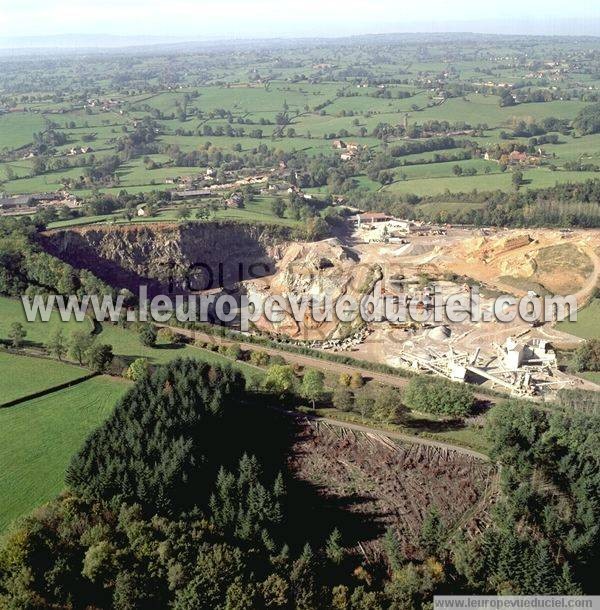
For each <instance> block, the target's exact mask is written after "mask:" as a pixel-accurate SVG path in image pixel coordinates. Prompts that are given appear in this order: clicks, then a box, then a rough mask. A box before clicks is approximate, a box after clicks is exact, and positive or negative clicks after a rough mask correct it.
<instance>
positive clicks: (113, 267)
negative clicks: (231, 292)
mask: <svg viewBox="0 0 600 610" xmlns="http://www.w3.org/2000/svg"><path fill="white" fill-rule="evenodd" d="M41 241H42V245H43V247H44V248H45V249H46V250H47V251H49V252H50V253H51V254H53V255H55V256H57V257H59V258H60V259H62V260H64V261H66V262H68V263H69V264H71V265H73V266H74V267H78V268H83V269H88V270H89V271H92V272H93V273H94V274H95V275H97V276H98V277H100V278H101V279H102V280H104V281H105V282H107V283H109V284H110V285H112V286H114V287H115V288H118V289H121V288H127V289H129V290H131V291H132V292H134V293H137V291H138V287H139V286H140V285H143V284H145V285H147V286H148V292H149V294H150V295H153V294H159V293H163V294H169V293H172V292H176V293H181V292H192V291H193V292H196V291H200V290H207V289H216V288H220V287H225V288H230V287H232V286H233V285H234V284H235V283H236V282H238V281H240V280H241V279H242V280H247V279H252V278H256V277H264V276H268V275H271V274H273V273H274V272H275V269H276V262H277V260H279V259H280V258H281V257H282V256H283V252H284V249H285V248H284V245H285V242H286V235H285V233H283V232H281V231H275V230H273V229H272V228H271V227H265V226H254V225H245V224H238V223H189V224H185V225H178V224H158V223H156V224H152V225H128V226H119V227H110V226H104V227H93V226H92V227H83V228H74V229H68V230H60V231H49V232H46V233H44V234H43V235H42V236H41Z"/></svg>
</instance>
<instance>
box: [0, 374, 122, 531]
mask: <svg viewBox="0 0 600 610" xmlns="http://www.w3.org/2000/svg"><path fill="white" fill-rule="evenodd" d="M0 366H1V365H0ZM129 386H130V384H129V382H126V381H124V380H120V379H115V378H112V377H105V376H102V377H94V378H93V379H89V380H87V381H84V382H82V383H80V384H78V385H76V386H73V387H71V388H67V389H65V390H60V391H58V392H54V393H52V394H48V395H46V396H43V397H41V398H36V399H33V400H30V401H27V402H23V403H20V404H18V405H15V406H13V407H7V408H5V409H0V464H2V468H0V498H2V502H1V503H0V532H1V531H2V530H5V529H6V527H7V526H8V525H9V523H10V522H11V521H13V520H14V519H17V518H18V517H21V516H22V515H25V514H27V513H28V512H30V511H31V510H33V509H34V508H35V507H37V506H40V505H41V504H44V503H45V502H48V501H49V500H51V499H52V498H54V497H55V496H56V495H57V494H58V493H60V491H61V490H62V489H63V488H64V477H65V472H66V469H67V467H68V465H69V462H70V460H71V457H72V456H73V454H74V453H75V452H76V451H77V450H78V449H79V448H80V447H81V445H82V444H83V442H84V440H85V439H86V437H87V436H88V434H89V433H90V432H92V430H94V429H95V428H96V427H97V426H99V425H100V424H101V423H102V422H103V421H104V420H105V419H106V417H108V415H109V414H110V413H111V411H112V410H113V408H114V406H115V404H116V402H117V401H118V400H119V398H120V397H121V396H123V394H125V392H126V391H127V389H128V387H129Z"/></svg>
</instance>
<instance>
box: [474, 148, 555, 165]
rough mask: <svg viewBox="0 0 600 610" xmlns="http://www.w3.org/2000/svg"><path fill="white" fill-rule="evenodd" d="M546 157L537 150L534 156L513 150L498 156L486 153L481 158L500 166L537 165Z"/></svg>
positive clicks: (540, 150)
mask: <svg viewBox="0 0 600 610" xmlns="http://www.w3.org/2000/svg"><path fill="white" fill-rule="evenodd" d="M545 157H546V153H545V152H544V151H543V150H542V149H541V148H538V149H537V151H536V154H533V155H532V154H530V153H528V152H524V151H523V152H522V151H518V150H513V151H512V152H510V153H502V154H500V155H499V156H497V155H494V154H493V153H490V152H489V151H486V153H485V154H484V155H483V158H484V159H485V160H486V161H496V162H497V163H499V164H500V165H539V164H540V163H541V161H542V159H544V158H545Z"/></svg>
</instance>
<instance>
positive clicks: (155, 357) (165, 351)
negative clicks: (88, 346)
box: [0, 297, 262, 402]
mask: <svg viewBox="0 0 600 610" xmlns="http://www.w3.org/2000/svg"><path fill="white" fill-rule="evenodd" d="M14 322H21V323H22V324H23V326H24V327H25V330H26V331H27V338H26V344H27V343H30V344H31V345H36V346H42V345H44V344H45V343H46V342H47V340H48V338H49V337H50V335H51V334H52V333H53V332H55V331H56V330H57V329H58V328H61V327H62V328H63V329H64V334H65V337H66V339H67V340H68V337H69V335H70V333H71V332H72V331H73V330H75V329H76V328H84V329H86V330H89V331H90V332H91V330H92V327H91V323H90V321H89V320H86V321H84V322H74V321H69V322H63V321H62V320H61V319H60V317H59V315H58V313H57V312H53V315H52V318H51V321H50V322H47V323H46V322H41V321H39V320H38V321H36V322H27V320H26V319H25V315H24V313H23V310H22V308H21V303H20V301H18V300H15V299H8V298H6V297H0V338H3V339H6V337H7V334H8V331H9V329H10V326H11V324H12V323H14ZM96 340H97V341H99V342H100V343H108V344H109V345H112V347H113V353H114V354H115V356H119V357H121V358H122V359H123V362H124V366H125V365H127V364H129V363H131V362H132V361H133V360H135V359H136V358H147V359H148V361H149V362H150V363H152V364H165V363H166V362H169V361H170V360H174V359H175V358H196V359H197V360H201V361H202V362H208V363H209V364H214V365H220V366H226V365H232V366H234V367H235V368H237V369H238V370H240V372H242V373H243V374H244V375H245V376H246V377H247V378H257V377H260V376H261V375H262V373H261V372H260V371H259V370H257V369H256V368H254V367H251V366H248V365H246V364H244V363H243V362H233V361H232V360H230V359H229V358H227V357H225V356H222V355H221V354H218V353H215V352H212V351H209V350H205V349H199V348H196V347H193V346H191V345H185V344H176V345H167V344H164V343H163V344H161V343H159V344H157V345H156V347H146V346H144V345H142V343H141V342H140V340H139V337H138V334H137V332H135V331H134V330H131V329H126V328H122V327H121V326H116V325H114V324H110V323H105V322H103V323H102V324H101V329H100V332H99V333H97V334H96ZM15 358H21V356H15ZM29 360H34V359H30V358H27V359H25V360H23V361H22V362H23V364H24V365H25V364H27V362H28V361H29ZM38 361H39V362H40V365H39V366H40V367H41V368H43V366H44V365H45V364H46V363H48V367H49V369H51V368H52V364H53V361H46V360H41V359H37V358H36V359H35V362H38ZM17 364H19V363H18V362H17V361H15V362H14V363H13V364H12V366H17ZM55 364H56V367H57V370H58V367H66V368H69V367H68V365H66V364H61V363H59V362H56V363H55ZM0 366H2V362H1V361H0ZM31 366H33V364H32V365H31ZM71 368H72V369H74V370H76V371H78V372H79V375H76V376H75V377H73V379H75V378H77V377H80V376H83V375H85V374H86V373H87V371H85V370H83V369H80V368H78V367H71ZM28 370H31V369H28ZM1 372H2V369H0V373H1ZM59 373H60V372H57V373H56V375H57V378H58V376H59ZM63 374H65V375H66V374H67V372H66V371H65V372H64V373H63ZM63 381H69V379H68V378H66V379H64V380H63ZM63 381H57V382H56V383H47V382H45V381H44V382H42V383H40V384H39V385H40V387H37V386H36V389H32V390H31V391H25V390H21V387H22V386H24V387H25V389H26V377H25V374H24V376H23V384H20V385H19V386H18V388H16V389H15V390H14V391H13V393H15V392H20V393H16V395H15V396H14V398H17V397H19V396H25V395H27V394H31V393H33V392H35V391H38V390H42V389H45V388H47V387H51V386H52V385H57V384H60V383H62V382H63ZM3 383H8V381H6V382H1V381H0V389H1V388H2V387H3ZM0 400H1V399H0ZM8 400H12V398H7V399H6V401H8ZM1 401H2V402H4V400H1Z"/></svg>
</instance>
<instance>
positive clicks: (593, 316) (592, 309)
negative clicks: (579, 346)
mask: <svg viewBox="0 0 600 610" xmlns="http://www.w3.org/2000/svg"><path fill="white" fill-rule="evenodd" d="M556 329H557V330H560V331H562V332H565V333H569V334H570V335H575V336H576V337H581V338H582V339H600V299H594V300H593V301H592V302H591V303H590V304H589V305H587V306H586V307H584V308H583V309H580V310H579V311H578V312H577V321H575V322H569V321H563V322H559V323H558V324H557V325H556Z"/></svg>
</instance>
